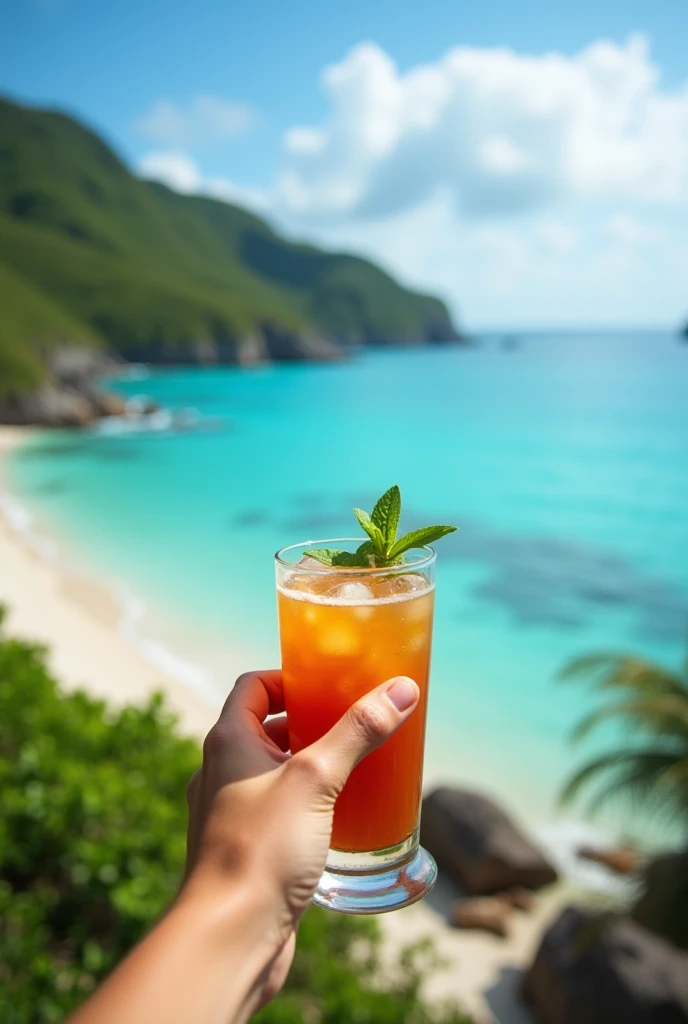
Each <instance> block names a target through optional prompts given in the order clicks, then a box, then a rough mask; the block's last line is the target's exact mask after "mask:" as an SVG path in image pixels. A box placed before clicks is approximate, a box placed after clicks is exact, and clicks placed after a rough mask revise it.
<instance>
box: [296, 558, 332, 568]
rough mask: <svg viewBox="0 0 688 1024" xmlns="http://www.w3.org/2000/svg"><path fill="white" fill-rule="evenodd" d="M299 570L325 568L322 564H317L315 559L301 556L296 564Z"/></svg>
mask: <svg viewBox="0 0 688 1024" xmlns="http://www.w3.org/2000/svg"><path fill="white" fill-rule="evenodd" d="M296 564H297V565H298V567H299V569H325V568H327V567H326V566H324V565H323V563H322V562H319V561H318V559H317V558H311V556H310V555H302V556H301V558H300V559H299V560H298V562H297V563H296Z"/></svg>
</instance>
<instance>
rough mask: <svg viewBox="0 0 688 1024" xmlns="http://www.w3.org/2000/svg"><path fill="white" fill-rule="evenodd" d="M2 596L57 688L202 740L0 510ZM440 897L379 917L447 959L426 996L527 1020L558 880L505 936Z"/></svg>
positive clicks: (86, 599) (94, 589) (185, 710)
mask: <svg viewBox="0 0 688 1024" xmlns="http://www.w3.org/2000/svg"><path fill="white" fill-rule="evenodd" d="M22 436H25V435H23V434H22V431H20V430H18V429H13V428H8V427H3V428H0V498H2V496H3V486H6V481H5V485H3V475H2V470H3V460H4V459H5V457H6V456H7V453H8V452H9V451H10V450H11V449H12V447H13V446H15V445H16V444H18V443H20V441H21V438H22ZM5 494H6V492H5ZM0 602H1V603H3V604H6V605H7V607H8V609H9V617H8V622H7V628H8V629H9V631H11V632H12V633H13V634H16V635H20V636H23V637H27V638H31V639H34V640H39V641H41V642H44V643H46V644H47V645H48V646H49V649H50V655H49V658H50V666H51V668H52V669H53V670H54V672H55V674H56V675H57V677H58V678H59V679H60V680H61V681H62V682H63V684H64V685H65V686H67V687H69V688H75V687H78V686H80V687H83V688H85V689H86V690H88V691H89V692H90V693H92V694H94V695H95V696H98V697H101V698H106V699H107V700H108V701H111V702H113V703H117V704H119V703H124V702H132V701H134V702H137V701H142V700H144V699H145V698H146V696H147V695H148V694H150V693H151V692H152V691H153V690H156V689H162V690H164V691H165V693H166V694H167V697H168V699H169V702H170V705H171V706H172V707H173V708H174V709H175V711H176V712H177V713H178V714H179V716H180V721H181V725H182V728H183V729H184V730H185V731H186V732H188V733H190V734H193V735H195V736H198V737H201V736H203V735H204V734H205V732H206V731H207V729H208V727H209V726H210V725H211V724H212V722H213V721H214V718H215V714H216V709H215V708H213V707H211V706H210V705H209V704H207V703H205V702H204V701H203V700H202V699H201V697H200V696H198V695H197V694H196V693H194V692H192V691H191V690H190V689H188V688H187V687H185V686H184V685H183V684H182V683H181V682H180V681H178V680H177V679H175V678H173V677H172V675H169V674H165V673H164V672H161V670H160V669H159V668H158V667H156V666H155V665H153V664H151V663H150V662H149V661H148V660H146V658H145V657H144V656H143V655H142V653H141V652H140V651H137V650H135V649H133V648H132V647H131V646H129V645H127V643H126V642H125V640H124V638H123V636H122V633H121V630H120V629H119V620H120V617H121V609H120V608H119V607H118V605H117V602H116V601H115V600H114V598H113V596H112V595H111V594H110V593H109V591H108V590H107V588H106V587H105V586H103V585H101V584H99V583H98V581H97V580H94V579H90V578H89V579H87V578H85V577H83V576H82V575H79V576H77V575H74V574H73V573H71V572H70V571H69V570H68V569H67V568H66V567H65V566H63V565H61V563H60V561H59V559H56V560H48V559H46V558H45V557H44V556H43V555H42V554H41V553H39V551H37V550H36V548H35V546H34V545H32V544H31V543H29V541H28V539H27V537H26V535H25V534H24V533H22V532H21V531H19V530H17V529H16V528H13V527H12V525H11V524H10V523H9V522H8V521H7V519H6V518H3V517H2V516H0ZM235 667H236V672H237V674H238V672H239V671H241V670H242V669H245V668H246V667H247V666H246V665H243V666H242V665H239V664H238V665H237V666H233V665H232V666H230V668H231V669H234V668H235ZM444 895H445V894H443V893H442V891H440V892H437V891H436V893H435V894H433V896H432V897H431V898H430V899H429V900H427V901H426V902H425V903H421V904H416V905H415V906H413V907H409V908H407V909H406V910H402V911H399V912H397V913H396V914H390V915H386V916H385V917H383V918H381V923H382V926H383V928H384V931H385V934H386V935H388V936H389V938H390V940H391V943H392V946H397V945H402V944H404V943H406V942H409V941H413V940H415V939H417V938H420V937H421V936H424V935H430V936H431V937H432V939H433V940H434V942H435V944H436V946H437V948H438V951H439V952H440V954H441V955H442V956H443V957H444V958H445V960H446V962H447V966H446V967H445V968H444V969H442V970H441V971H440V972H438V973H437V975H435V976H434V977H433V978H432V979H431V980H430V982H429V985H428V989H427V994H428V995H429V996H430V997H438V998H443V997H448V996H453V997H456V998H458V999H459V1000H460V1001H461V1002H462V1004H463V1005H464V1006H465V1007H466V1009H468V1010H470V1011H471V1012H472V1013H474V1014H475V1016H476V1018H477V1019H478V1020H479V1021H481V1022H495V1021H496V1022H499V1024H524V1022H527V1021H530V1020H531V1018H530V1016H529V1015H528V1014H527V1012H526V1011H525V1010H524V1009H523V1008H522V1007H521V1006H520V1004H519V1001H518V999H517V996H516V992H517V988H518V971H519V970H520V969H521V968H522V967H523V966H524V965H525V964H527V963H528V962H529V961H530V959H531V958H532V954H533V951H534V949H535V947H536V946H537V943H538V941H539V938H540V936H541V934H542V930H543V925H544V923H545V922H546V921H547V920H548V919H550V918H551V917H552V916H553V915H554V913H555V912H556V910H557V909H558V907H560V906H561V904H562V902H564V901H565V900H566V898H567V893H566V891H565V889H564V887H556V888H555V889H553V890H551V891H550V892H549V893H546V894H545V895H543V896H541V897H539V898H538V899H537V901H536V906H535V909H534V910H533V911H532V912H530V913H528V914H524V913H521V912H519V911H515V912H514V917H513V928H512V935H511V937H510V938H509V939H508V940H506V941H505V940H502V939H498V938H494V937H492V936H488V935H484V934H481V933H476V932H458V931H456V930H455V929H453V928H451V927H450V926H449V925H447V924H446V923H445V921H444V919H443V916H442V913H441V907H442V904H443V902H444V903H445V904H446V900H444ZM568 895H570V890H568Z"/></svg>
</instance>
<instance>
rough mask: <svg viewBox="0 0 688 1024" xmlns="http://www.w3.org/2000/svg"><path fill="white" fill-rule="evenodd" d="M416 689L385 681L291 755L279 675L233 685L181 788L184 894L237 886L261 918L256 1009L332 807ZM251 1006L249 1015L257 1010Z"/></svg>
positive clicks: (316, 868)
mask: <svg viewBox="0 0 688 1024" xmlns="http://www.w3.org/2000/svg"><path fill="white" fill-rule="evenodd" d="M418 696H419V690H418V687H417V686H416V684H415V683H414V682H413V681H412V680H410V679H406V678H403V677H400V678H397V679H393V680H390V681H388V682H386V683H383V684H382V685H381V686H379V687H377V688H376V689H375V690H372V691H370V693H367V694H366V695H365V696H364V697H362V698H361V699H360V700H359V701H357V702H356V704H354V705H353V706H352V707H351V708H349V710H348V711H347V713H346V714H345V715H344V717H343V718H342V719H340V721H339V722H337V724H336V725H335V726H334V727H333V728H332V729H331V730H330V732H328V733H327V734H326V735H325V736H323V737H322V738H321V739H320V740H318V741H317V742H316V743H313V744H312V745H311V746H309V747H307V748H305V749H304V750H302V751H300V752H299V753H297V754H294V755H290V754H289V753H288V745H289V739H288V732H287V722H286V717H284V716H281V717H279V718H273V719H270V720H269V721H266V718H267V717H268V716H269V715H277V714H280V713H281V712H283V711H284V697H283V692H282V674H281V672H279V671H267V672H251V673H247V674H246V675H243V676H241V677H240V678H239V680H238V681H237V683H236V685H235V687H234V689H233V690H232V692H231V693H230V695H229V697H228V698H227V701H226V702H225V705H224V707H223V709H222V712H221V714H220V718H219V720H218V721H217V723H216V724H215V725H214V726H213V728H212V729H211V730H210V732H209V733H208V736H207V737H206V740H205V744H204V747H203V766H202V768H200V769H199V771H198V772H196V774H195V775H194V776H193V777H192V779H191V781H190V783H189V786H188V801H189V830H188V843H187V881H186V883H185V887H191V888H193V887H195V886H206V885H210V886H212V887H213V888H214V889H216V891H217V889H218V887H219V889H220V890H221V889H222V888H223V887H231V888H232V889H235V888H236V887H237V886H239V887H243V888H244V890H245V891H246V892H247V893H250V894H251V898H252V899H253V901H254V903H255V912H256V913H257V914H258V915H260V916H261V918H262V920H263V922H264V927H265V929H266V932H265V934H266V936H268V939H269V941H268V947H269V948H271V949H272V950H273V955H272V956H271V957H270V956H269V957H268V959H267V962H266V965H265V971H264V973H263V976H262V978H261V981H260V986H261V992H260V994H259V997H258V998H259V1002H260V1004H263V1003H264V1002H267V1000H268V999H269V998H271V997H272V996H273V995H274V994H275V992H276V991H278V990H279V988H280V987H281V985H282V983H283V982H284V979H285V977H286V973H287V970H288V968H289V964H290V963H291V958H292V956H293V948H294V935H295V929H296V925H297V923H298V920H299V917H300V916H301V914H302V913H303V911H304V910H305V909H306V907H307V906H308V904H309V902H310V900H311V897H312V896H313V893H314V892H315V889H316V887H317V884H318V882H319V880H320V876H321V874H322V871H323V868H324V866H325V858H326V856H327V851H328V848H329V843H330V835H331V831H332V819H333V813H334V805H335V801H336V799H337V796H338V795H339V793H340V792H341V791H342V789H343V787H344V784H345V782H346V780H347V778H348V777H349V774H350V772H351V771H352V769H353V768H354V767H355V766H356V764H357V763H358V762H359V761H360V760H361V759H362V758H363V757H365V755H366V754H368V753H370V752H371V751H372V750H374V749H375V748H376V747H378V746H380V744H382V743H384V742H385V740H387V739H388V738H389V737H390V736H391V735H392V734H393V733H394V732H396V730H397V729H398V728H399V726H400V725H402V724H403V723H404V722H405V721H406V719H407V718H408V717H409V715H411V714H412V713H413V710H414V708H415V707H416V704H417V702H418ZM255 1008H257V1007H254V1009H255Z"/></svg>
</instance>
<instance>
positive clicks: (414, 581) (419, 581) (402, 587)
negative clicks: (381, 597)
mask: <svg viewBox="0 0 688 1024" xmlns="http://www.w3.org/2000/svg"><path fill="white" fill-rule="evenodd" d="M393 583H394V587H395V590H396V591H397V593H401V594H412V593H413V592H414V591H420V590H427V589H428V581H427V580H426V578H425V576H421V575H419V574H418V573H416V572H410V573H407V574H406V575H405V576H395V577H394V580H393Z"/></svg>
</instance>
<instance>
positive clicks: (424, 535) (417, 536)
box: [389, 526, 456, 558]
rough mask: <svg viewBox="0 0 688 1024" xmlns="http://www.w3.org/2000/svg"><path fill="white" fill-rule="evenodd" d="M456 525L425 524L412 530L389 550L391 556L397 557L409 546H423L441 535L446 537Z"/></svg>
mask: <svg viewBox="0 0 688 1024" xmlns="http://www.w3.org/2000/svg"><path fill="white" fill-rule="evenodd" d="M455 530H456V527H455V526H423V527H422V528H421V529H420V530H412V531H411V533H405V534H404V536H403V537H400V538H399V540H398V541H397V542H396V544H395V545H394V546H393V547H392V550H391V551H390V552H389V557H390V558H396V556H397V555H401V554H403V552H404V551H408V550H409V548H422V547H423V546H424V545H425V544H432V542H433V541H435V540H439V539H440V537H446V536H447V534H448V533H454V531H455Z"/></svg>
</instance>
